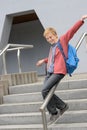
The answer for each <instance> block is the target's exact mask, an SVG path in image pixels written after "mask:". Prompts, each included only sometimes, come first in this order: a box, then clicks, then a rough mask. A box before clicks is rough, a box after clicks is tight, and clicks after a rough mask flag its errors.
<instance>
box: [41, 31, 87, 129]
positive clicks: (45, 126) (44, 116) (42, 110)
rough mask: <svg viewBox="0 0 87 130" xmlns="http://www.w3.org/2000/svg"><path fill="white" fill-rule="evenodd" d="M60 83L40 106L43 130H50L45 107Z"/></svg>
mask: <svg viewBox="0 0 87 130" xmlns="http://www.w3.org/2000/svg"><path fill="white" fill-rule="evenodd" d="M86 36H87V33H84V34H82V36H81V38H80V40H79V41H78V43H77V45H76V47H75V48H76V50H78V48H79V47H80V45H81V43H82V41H83V39H84V38H85V37H86ZM57 85H58V84H56V85H55V86H54V87H53V88H52V89H51V90H50V92H49V93H48V95H47V97H46V99H45V100H44V102H43V104H42V105H41V107H40V111H41V114H42V123H43V130H48V127H47V119H46V112H45V108H46V106H47V104H48V102H49V101H50V99H51V97H52V96H53V94H54V92H55V90H56V87H57Z"/></svg>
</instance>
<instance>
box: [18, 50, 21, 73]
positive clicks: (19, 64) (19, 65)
mask: <svg viewBox="0 0 87 130" xmlns="http://www.w3.org/2000/svg"><path fill="white" fill-rule="evenodd" d="M17 59H18V69H19V73H21V62H20V49H18V51H17Z"/></svg>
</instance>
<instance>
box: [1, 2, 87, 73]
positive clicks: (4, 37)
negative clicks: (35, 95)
mask: <svg viewBox="0 0 87 130" xmlns="http://www.w3.org/2000/svg"><path fill="white" fill-rule="evenodd" d="M32 9H34V10H35V12H36V14H37V15H38V17H39V20H40V21H41V24H42V26H43V28H46V27H48V26H52V27H54V28H56V30H57V32H58V35H59V36H60V35H61V34H63V33H65V32H66V31H67V29H69V28H70V27H71V25H73V24H74V23H75V22H76V21H77V20H78V19H80V17H81V16H82V15H83V14H87V1H86V0H83V1H82V0H81V1H79V0H37V1H35V0H26V2H25V0H22V1H16V0H8V1H3V0H1V1H0V45H2V44H3V45H5V44H7V43H8V36H9V35H8V33H9V31H10V28H9V27H10V25H9V23H11V21H9V22H6V24H5V20H6V15H11V16H13V15H15V14H16V13H21V12H26V11H29V10H32ZM28 24H29V23H27V24H25V25H21V24H20V26H18V27H16V26H15V27H12V29H13V30H14V31H13V32H14V33H15V32H16V33H17V32H18V31H19V30H18V28H20V27H21V28H23V27H24V28H26V26H27V27H28V26H29V25H28ZM32 24H33V23H32ZM5 25H6V26H5ZM34 25H35V24H34ZM36 25H37V24H36ZM39 27H41V26H39ZM14 28H15V29H14ZM24 28H23V29H24ZM3 29H4V30H6V32H8V33H3V32H4V30H3ZM37 29H38V28H35V30H34V31H35V32H34V33H36V30H37ZM25 31H26V32H28V31H29V30H28V28H27V30H25ZM42 31H43V29H42V28H41V32H42ZM83 32H87V20H86V21H85V24H84V25H83V27H81V28H80V30H79V31H78V32H77V33H76V35H75V36H74V38H73V39H72V40H71V43H72V44H73V45H75V44H76V43H77V41H78V40H79V38H80V36H81V35H82V33H83ZM28 33H30V32H28ZM28 33H26V34H28ZM20 34H21V36H23V38H24V39H22V37H19V38H18V39H17V34H15V35H14V37H13V36H12V34H11V39H10V40H12V39H13V40H14V41H15V40H16V42H17V40H18V42H25V41H26V43H29V44H30V42H29V41H32V43H33V44H35V48H36V50H34V52H36V53H37V52H38V51H40V53H38V55H37V56H36V54H35V55H34V54H33V53H32V52H31V51H32V50H29V51H27V50H26V52H27V53H29V54H30V56H31V55H32V57H33V58H34V61H33V62H34V63H35V62H36V58H37V57H38V58H37V59H39V58H41V57H43V56H45V54H47V50H46V49H45V45H46V48H48V44H46V43H45V41H44V39H43V38H42V36H41V35H42V34H41V33H40V32H38V34H40V35H38V36H37V38H36V36H35V35H34V36H35V37H34V38H32V39H31V40H30V39H29V41H27V40H26V39H28V36H26V35H23V31H22V33H21V32H20ZM36 34H37V33H36ZM40 37H41V40H40V41H41V43H42V44H44V46H43V47H42V44H41V46H40V47H42V48H43V49H42V50H43V52H42V51H41V48H40V49H39V45H38V46H36V45H37V44H39V40H38V39H40ZM35 38H36V41H34V39H35ZM44 50H45V51H44ZM14 55H15V54H14ZM24 55H26V54H24ZM78 55H79V58H80V63H79V68H78V69H77V71H76V73H83V72H87V67H86V65H87V60H86V58H85V57H87V51H86V47H85V40H84V42H83V44H82V45H81V47H80V49H79V51H78ZM28 58H29V59H30V57H29V56H28V57H27V59H28ZM9 59H10V58H9ZM21 60H22V62H23V59H21ZM8 62H10V61H8ZM15 62H17V61H15ZM32 65H33V68H34V67H35V66H34V64H29V66H30V67H29V66H28V65H27V64H25V66H26V67H23V70H24V71H26V70H25V68H26V69H28V68H31V69H32ZM8 68H9V69H10V71H11V72H12V71H17V67H16V70H14V67H13V68H11V67H10V66H8ZM36 69H37V68H36ZM38 71H39V73H42V71H43V69H41V68H40V69H39V70H38Z"/></svg>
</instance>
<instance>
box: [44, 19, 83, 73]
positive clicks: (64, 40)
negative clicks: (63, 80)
mask: <svg viewBox="0 0 87 130" xmlns="http://www.w3.org/2000/svg"><path fill="white" fill-rule="evenodd" d="M83 23H84V21H82V20H79V21H78V22H76V23H75V24H74V26H73V27H71V28H70V29H69V30H68V31H67V32H66V33H65V34H64V35H62V36H61V37H60V43H61V44H62V47H63V50H64V53H65V55H66V57H67V55H68V43H69V40H70V39H71V38H72V37H73V36H74V34H75V33H76V32H77V30H78V29H79V28H80V27H81V26H82V25H83ZM44 62H45V63H47V62H48V58H45V59H44ZM54 73H55V74H64V75H65V74H66V73H67V72H66V65H65V61H64V58H63V56H62V54H61V52H60V49H59V48H58V47H56V50H55V57H54Z"/></svg>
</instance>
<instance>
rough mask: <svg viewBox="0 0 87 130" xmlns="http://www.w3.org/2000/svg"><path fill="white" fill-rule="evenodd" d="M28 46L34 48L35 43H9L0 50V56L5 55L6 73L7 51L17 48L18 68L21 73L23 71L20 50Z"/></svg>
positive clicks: (5, 71)
mask: <svg viewBox="0 0 87 130" xmlns="http://www.w3.org/2000/svg"><path fill="white" fill-rule="evenodd" d="M9 47H12V48H9ZM28 48H33V45H23V44H8V45H7V46H6V47H5V48H4V49H3V50H0V56H1V55H3V67H4V73H5V74H7V68H6V59H5V55H6V52H7V51H14V50H17V59H18V68H19V73H21V62H20V50H21V49H28Z"/></svg>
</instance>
